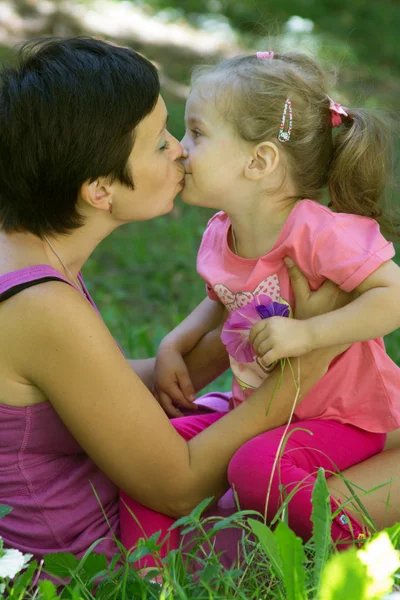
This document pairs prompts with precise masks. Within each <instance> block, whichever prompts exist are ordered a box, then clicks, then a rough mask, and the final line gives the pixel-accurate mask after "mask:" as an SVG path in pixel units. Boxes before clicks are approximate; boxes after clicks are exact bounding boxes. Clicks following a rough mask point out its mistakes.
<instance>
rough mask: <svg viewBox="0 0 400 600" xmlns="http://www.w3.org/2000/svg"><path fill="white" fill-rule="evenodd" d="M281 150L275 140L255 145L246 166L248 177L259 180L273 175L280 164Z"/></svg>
mask: <svg viewBox="0 0 400 600" xmlns="http://www.w3.org/2000/svg"><path fill="white" fill-rule="evenodd" d="M279 158H280V157H279V150H278V148H277V146H276V144H274V143H273V142H261V143H260V144H257V145H256V146H253V149H252V153H251V158H250V160H249V161H248V163H247V165H246V167H245V176H246V177H247V179H251V180H253V181H257V180H258V179H263V178H264V177H266V176H268V175H271V174H272V173H273V172H274V171H275V169H276V168H277V167H278V164H279Z"/></svg>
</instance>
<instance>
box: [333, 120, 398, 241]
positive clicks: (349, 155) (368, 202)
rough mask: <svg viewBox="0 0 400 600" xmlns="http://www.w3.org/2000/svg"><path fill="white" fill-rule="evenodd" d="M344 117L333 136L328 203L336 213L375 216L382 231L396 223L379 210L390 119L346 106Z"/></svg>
mask: <svg viewBox="0 0 400 600" xmlns="http://www.w3.org/2000/svg"><path fill="white" fill-rule="evenodd" d="M346 111H347V112H348V117H347V118H344V119H343V123H342V125H341V126H340V128H339V129H338V132H337V133H336V134H335V133H334V135H333V158H332V162H331V165H330V169H329V172H328V188H329V193H330V197H331V202H330V206H331V207H333V208H334V209H335V210H336V211H337V212H345V213H353V214H356V215H362V216H365V217H371V218H373V219H376V220H377V221H378V222H379V223H380V224H381V225H382V226H383V228H384V229H386V231H388V232H389V233H392V234H395V233H396V226H397V224H396V223H394V221H393V220H390V218H389V217H388V215H386V214H385V212H384V210H383V203H384V201H385V197H384V196H385V191H386V190H387V189H388V183H389V182H388V177H390V174H391V172H392V168H393V152H392V149H393V144H392V140H393V138H392V131H391V127H390V122H388V120H387V119H386V118H384V117H381V116H380V115H378V114H376V113H371V112H370V111H367V110H363V109H358V108H357V109H347V108H346Z"/></svg>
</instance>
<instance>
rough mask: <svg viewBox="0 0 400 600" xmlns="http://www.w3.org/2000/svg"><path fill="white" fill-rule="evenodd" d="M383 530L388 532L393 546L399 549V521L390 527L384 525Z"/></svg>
mask: <svg viewBox="0 0 400 600" xmlns="http://www.w3.org/2000/svg"><path fill="white" fill-rule="evenodd" d="M383 531H386V533H387V534H388V536H389V538H390V541H391V542H392V544H393V546H394V548H396V550H400V523H395V524H394V525H393V526H392V527H385V529H384V530H383Z"/></svg>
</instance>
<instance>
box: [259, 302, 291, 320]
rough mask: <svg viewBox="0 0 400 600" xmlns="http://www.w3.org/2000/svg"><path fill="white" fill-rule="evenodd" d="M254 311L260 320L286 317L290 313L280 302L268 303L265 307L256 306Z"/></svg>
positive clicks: (262, 305)
mask: <svg viewBox="0 0 400 600" xmlns="http://www.w3.org/2000/svg"><path fill="white" fill-rule="evenodd" d="M256 311H257V312H258V314H259V315H260V317H261V318H262V319H268V317H288V316H289V313H290V311H289V307H288V306H287V305H286V304H281V303H280V302H270V303H269V304H267V306H265V305H264V304H260V305H259V306H256Z"/></svg>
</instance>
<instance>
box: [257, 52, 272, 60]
mask: <svg viewBox="0 0 400 600" xmlns="http://www.w3.org/2000/svg"><path fill="white" fill-rule="evenodd" d="M256 56H257V58H269V59H271V60H272V59H273V58H274V56H275V52H274V51H273V50H270V51H269V52H256Z"/></svg>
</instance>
